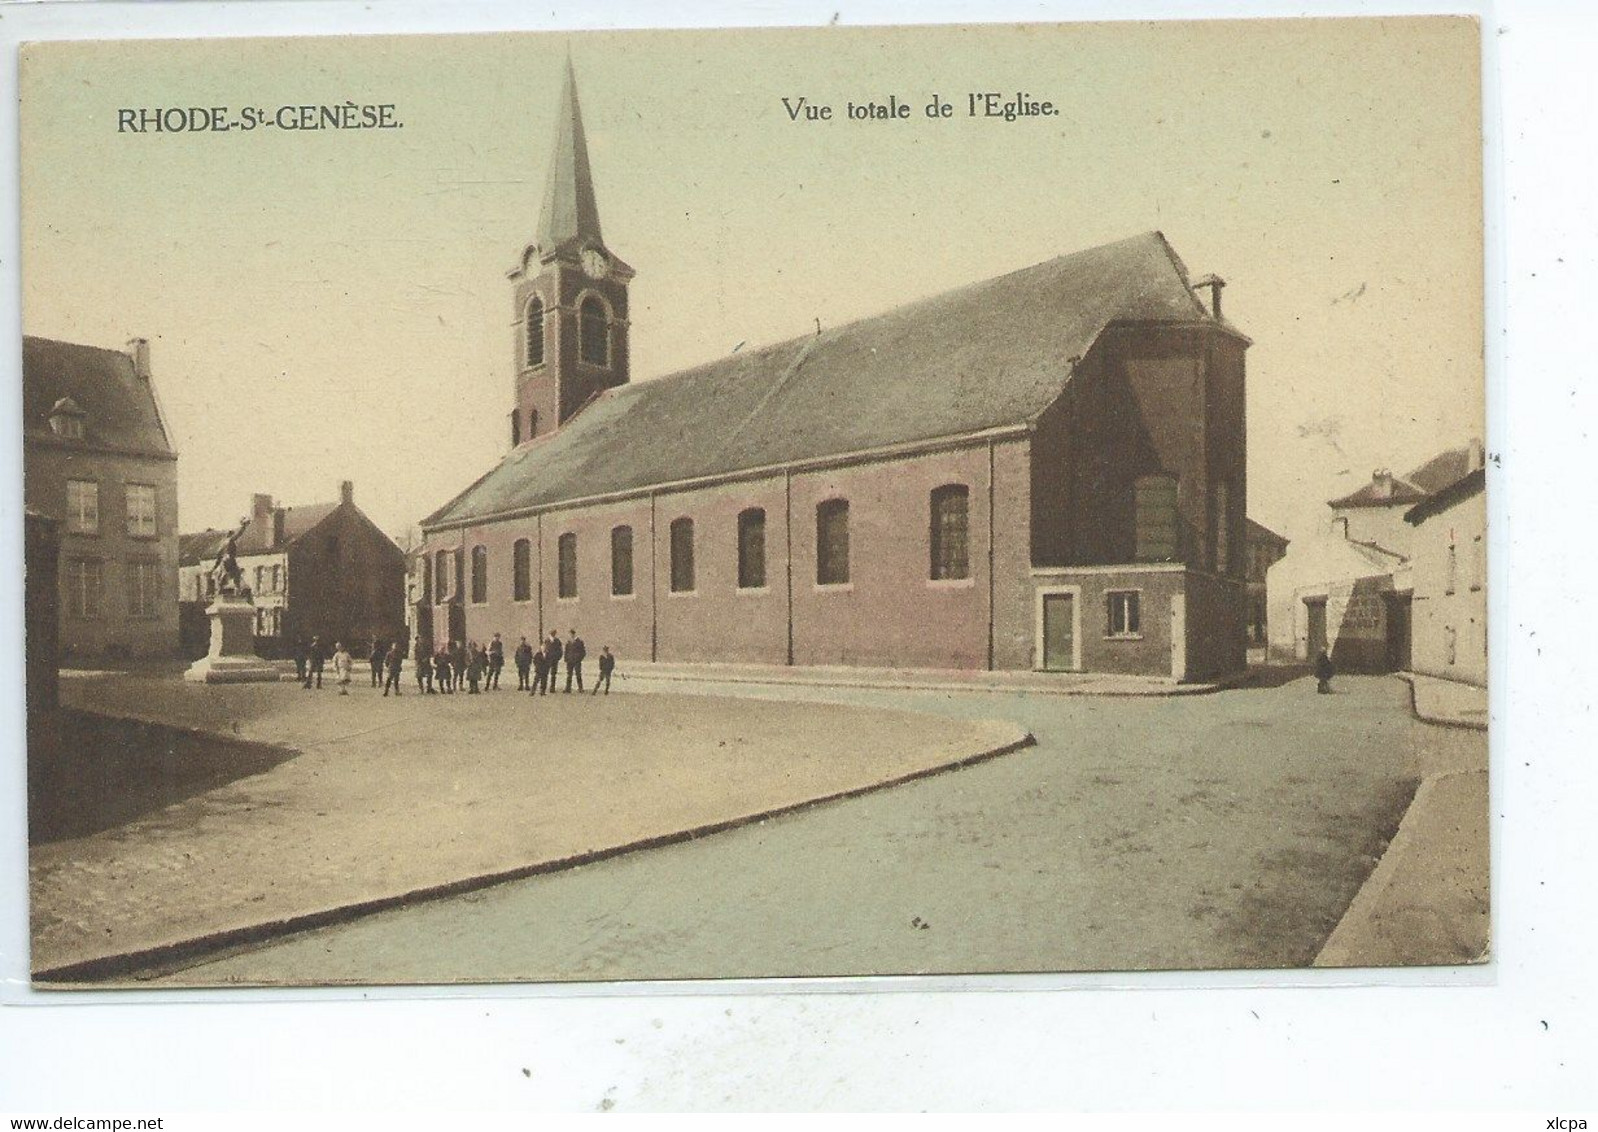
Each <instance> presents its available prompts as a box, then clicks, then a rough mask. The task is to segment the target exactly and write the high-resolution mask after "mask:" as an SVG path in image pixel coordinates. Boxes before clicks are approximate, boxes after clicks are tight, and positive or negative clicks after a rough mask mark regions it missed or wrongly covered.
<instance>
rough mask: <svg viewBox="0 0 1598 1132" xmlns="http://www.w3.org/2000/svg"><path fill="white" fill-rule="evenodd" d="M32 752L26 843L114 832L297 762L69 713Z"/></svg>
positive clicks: (175, 731)
mask: <svg viewBox="0 0 1598 1132" xmlns="http://www.w3.org/2000/svg"><path fill="white" fill-rule="evenodd" d="M37 734H38V738H36V740H35V741H34V743H33V744H32V745H31V746H30V750H29V752H28V841H29V843H30V844H33V845H44V844H48V843H50V842H52V841H63V840H66V839H67V838H72V837H83V836H85V835H87V834H91V833H99V832H101V831H103V830H107V829H114V828H116V827H117V826H120V825H123V824H125V823H127V822H130V821H132V820H133V819H134V818H137V817H141V816H143V815H145V814H149V813H153V812H155V811H158V810H162V809H165V808H166V807H167V806H170V805H173V804H174V803H177V802H182V801H185V800H187V799H189V798H192V797H194V796H195V795H197V794H203V793H205V792H206V791H208V790H213V789H215V788H216V787H218V786H224V785H226V784H227V783H229V782H233V781H235V780H236V779H240V778H247V777H249V776H250V775H254V774H261V773H263V772H265V771H268V770H271V769H272V768H273V767H275V766H277V765H278V764H280V763H282V762H285V761H286V760H288V759H291V758H293V757H294V756H295V754H296V753H297V752H295V751H293V750H291V749H290V748H287V747H277V746H273V745H271V744H267V743H250V742H245V741H243V740H240V739H228V738H224V737H222V736H219V735H203V734H197V733H195V732H192V731H185V730H182V729H180V728H175V727H164V726H162V725H160V724H155V723H142V722H140V721H138V720H132V719H113V718H111V717H109V716H104V715H96V714H95V713H93V712H84V711H73V710H70V709H63V710H62V711H59V712H57V713H56V714H55V717H54V720H53V726H46V727H43V728H40V729H39V732H38V733H37Z"/></svg>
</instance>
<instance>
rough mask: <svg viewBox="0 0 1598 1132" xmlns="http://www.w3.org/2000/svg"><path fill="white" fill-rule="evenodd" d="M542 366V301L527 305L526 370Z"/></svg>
mask: <svg viewBox="0 0 1598 1132" xmlns="http://www.w3.org/2000/svg"><path fill="white" fill-rule="evenodd" d="M543 364H544V300H543V299H540V298H537V297H536V296H535V297H534V299H533V301H532V302H530V303H528V304H527V368H529V369H531V368H532V367H533V366H541V365H543Z"/></svg>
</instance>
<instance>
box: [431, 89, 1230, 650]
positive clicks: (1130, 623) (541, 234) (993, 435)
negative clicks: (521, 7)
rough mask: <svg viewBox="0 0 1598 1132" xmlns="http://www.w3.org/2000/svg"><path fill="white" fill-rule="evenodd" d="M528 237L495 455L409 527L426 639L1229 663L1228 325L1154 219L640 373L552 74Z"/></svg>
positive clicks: (615, 272) (583, 166) (1216, 297)
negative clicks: (507, 395)
mask: <svg viewBox="0 0 1598 1132" xmlns="http://www.w3.org/2000/svg"><path fill="white" fill-rule="evenodd" d="M535 231H536V233H537V235H536V238H535V240H534V241H533V242H532V243H530V244H528V245H527V246H526V247H525V248H523V249H522V251H521V253H520V255H519V256H518V258H517V263H516V266H515V267H514V268H513V269H512V270H511V272H510V273H509V279H510V283H511V287H510V290H511V304H512V312H513V319H514V324H513V331H512V335H511V338H512V341H511V345H512V357H513V377H512V381H511V386H512V397H511V406H512V407H511V412H510V428H509V430H508V431H509V436H508V441H509V450H508V451H507V452H506V454H505V456H504V457H503V458H502V459H501V460H500V461H499V462H498V463H496V464H495V465H494V466H493V467H491V468H489V469H487V470H486V471H485V473H484V474H483V475H482V476H481V477H479V478H478V479H477V480H476V481H475V482H473V483H471V484H470V485H468V486H466V487H465V489H464V490H462V491H461V492H459V493H458V494H456V495H455V496H454V497H453V498H451V499H449V500H448V501H446V502H445V503H444V504H443V505H442V506H440V507H438V508H437V509H436V510H434V511H433V512H432V513H431V514H430V515H428V516H427V518H425V519H424V520H423V521H422V523H421V526H422V531H423V536H424V545H423V552H424V553H423V555H422V556H420V557H418V559H417V569H418V572H419V575H420V577H419V584H418V585H417V586H416V587H415V592H416V593H417V594H418V595H419V597H418V600H417V601H416V606H415V611H414V613H415V623H416V625H417V629H418V632H419V634H421V635H423V636H425V637H427V638H429V639H432V640H442V639H446V638H450V639H461V638H472V639H477V640H485V639H487V638H488V637H490V636H491V635H492V634H493V633H495V632H499V633H501V634H502V635H504V636H505V637H506V638H507V639H515V638H516V637H518V636H522V635H526V636H528V637H535V636H542V635H545V634H547V633H548V632H549V631H550V630H553V629H558V630H560V631H561V632H562V633H563V634H564V633H565V631H566V630H567V629H569V628H577V629H578V630H579V632H580V633H581V634H582V635H583V636H584V637H586V638H587V640H588V641H590V642H591V643H592V646H593V647H597V646H598V645H599V644H601V643H608V644H610V645H611V647H612V649H613V650H614V651H616V652H617V653H618V654H619V655H621V656H623V657H624V658H629V659H632V660H659V661H687V662H694V661H742V662H750V663H765V664H773V665H788V664H798V665H837V664H844V665H870V666H876V665H897V666H912V667H923V668H956V669H1031V668H1037V669H1043V670H1061V671H1082V670H1091V671H1108V672H1119V673H1136V674H1146V675H1151V676H1161V677H1166V678H1175V679H1199V678H1207V677H1211V676H1215V675H1219V674H1221V673H1224V672H1229V671H1232V670H1235V669H1238V668H1241V667H1242V665H1243V662H1244V658H1243V643H1244V609H1245V602H1244V579H1243V573H1244V558H1245V555H1244V519H1243V512H1244V502H1245V500H1246V498H1247V478H1246V468H1245V459H1244V448H1245V436H1244V412H1243V404H1244V393H1243V387H1244V351H1245V350H1246V348H1247V346H1248V344H1249V341H1248V339H1247V338H1246V337H1245V336H1244V335H1243V334H1242V333H1240V332H1239V331H1238V330H1237V329H1236V328H1235V327H1233V326H1232V325H1231V324H1230V323H1229V322H1228V321H1227V320H1226V319H1225V318H1223V317H1222V314H1221V304H1220V292H1221V287H1222V286H1223V283H1222V281H1221V280H1219V279H1216V278H1214V277H1213V276H1211V277H1207V278H1205V279H1202V280H1197V281H1195V280H1192V279H1191V278H1190V277H1189V275H1188V272H1187V269H1186V267H1185V266H1184V265H1183V263H1182V261H1181V259H1180V258H1179V257H1178V256H1177V254H1176V252H1175V250H1174V249H1173V248H1172V247H1171V245H1170V243H1169V242H1168V241H1167V240H1166V239H1165V237H1164V236H1163V235H1161V234H1160V233H1158V232H1149V233H1145V234H1143V235H1138V236H1133V237H1131V238H1129V239H1124V240H1120V241H1117V242H1115V243H1110V244H1105V245H1102V246H1099V247H1094V248H1089V249H1086V250H1084V251H1079V252H1075V253H1073V254H1070V255H1063V256H1058V257H1056V258H1052V259H1049V260H1046V261H1044V262H1042V263H1038V264H1035V265H1032V266H1029V267H1025V268H1023V269H1021V270H1019V271H1014V272H1011V273H1009V274H1007V275H1003V276H1000V277H998V278H995V279H988V280H985V281H982V282H978V283H974V284H972V285H969V286H966V287H962V288H959V289H956V290H953V291H950V292H947V293H945V294H941V295H936V296H934V297H931V298H925V299H921V300H919V301H915V302H911V303H908V304H905V305H901V306H898V307H896V308H894V309H891V310H889V311H887V312H886V313H884V314H880V315H877V316H875V317H871V318H866V319H861V320H859V321H857V322H853V323H850V324H848V325H844V326H838V327H820V326H819V325H818V326H817V327H815V329H814V330H813V331H807V332H805V333H802V334H800V335H799V336H797V337H794V338H791V339H789V340H787V341H783V342H779V343H777V344H775V345H770V346H766V347H763V348H756V349H750V350H748V351H739V352H734V353H732V354H730V355H728V356H727V357H724V358H720V359H718V360H715V361H712V362H709V363H706V364H704V365H700V366H696V367H694V368H691V369H688V370H685V371H683V372H680V373H676V374H672V375H668V376H664V377H658V378H655V379H652V380H647V381H639V382H636V383H635V382H632V381H631V376H632V375H631V372H630V364H631V351H630V348H629V342H628V338H629V333H630V325H631V324H630V321H629V318H628V315H627V309H628V308H627V303H628V289H629V286H630V284H631V281H632V279H633V276H634V272H633V269H632V268H631V267H630V266H628V265H627V264H625V263H624V262H623V261H621V259H620V258H619V257H617V256H616V255H615V253H614V252H612V251H611V250H610V248H609V247H608V246H607V244H606V242H605V239H604V237H603V235H602V232H601V229H600V224H599V211H598V206H597V201H596V198H595V193H594V185H593V179H592V172H591V168H590V165H589V161H588V155H587V147H586V143H585V141H584V135H583V126H582V119H581V114H580V111H579V108H578V101H577V94H576V87H575V80H574V78H573V76H572V74H571V72H570V69H568V71H567V74H566V81H565V87H564V90H563V92H562V110H561V115H560V119H559V123H558V135H557V139H556V145H555V152H554V158H553V160H552V161H551V163H550V173H549V187H548V190H547V191H546V193H545V198H544V210H543V214H542V216H541V218H540V221H539V224H538V226H537V228H536V229H535ZM1206 289H1208V293H1209V301H1208V302H1206V301H1205V299H1204V297H1203V296H1202V295H1201V292H1203V291H1205V290H1206ZM732 337H737V336H736V335H735V334H734V335H732Z"/></svg>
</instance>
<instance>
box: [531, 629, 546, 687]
mask: <svg viewBox="0 0 1598 1132" xmlns="http://www.w3.org/2000/svg"><path fill="white" fill-rule="evenodd" d="M547 691H549V643H548V642H547V641H539V642H538V648H537V650H536V651H535V652H534V653H533V687H532V692H533V695H535V696H542V695H543V694H544V693H545V692H547Z"/></svg>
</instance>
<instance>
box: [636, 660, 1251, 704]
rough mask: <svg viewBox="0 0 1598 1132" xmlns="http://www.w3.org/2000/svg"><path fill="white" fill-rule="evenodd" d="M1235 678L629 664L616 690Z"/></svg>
mask: <svg viewBox="0 0 1598 1132" xmlns="http://www.w3.org/2000/svg"><path fill="white" fill-rule="evenodd" d="M1252 676H1253V673H1252V672H1240V673H1237V674H1235V675H1233V676H1231V677H1228V678H1226V679H1223V680H1218V681H1213V682H1208V683H1193V684H1178V683H1176V682H1175V681H1173V680H1172V679H1171V678H1170V677H1168V676H1117V675H1112V674H1107V673H1095V672H1031V671H1017V670H1006V671H998V672H988V671H977V670H965V669H934V668H857V667H854V666H843V665H838V666H830V667H829V666H823V665H802V666H790V665H782V664H671V663H655V664H651V663H647V662H645V663H641V664H636V663H635V664H629V665H627V668H626V670H625V671H623V670H621V669H618V670H617V672H616V681H617V683H618V685H620V684H621V683H623V682H626V681H637V682H639V683H687V684H786V685H793V686H797V687H812V688H878V689H888V690H893V691H903V690H906V689H910V690H916V691H933V692H995V693H1013V692H1026V693H1030V694H1035V695H1044V696H1197V695H1203V694H1205V693H1207V692H1214V691H1218V690H1219V689H1221V688H1229V687H1233V686H1235V685H1237V684H1240V683H1244V682H1246V681H1247V680H1249V679H1250V678H1251V677H1252Z"/></svg>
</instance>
